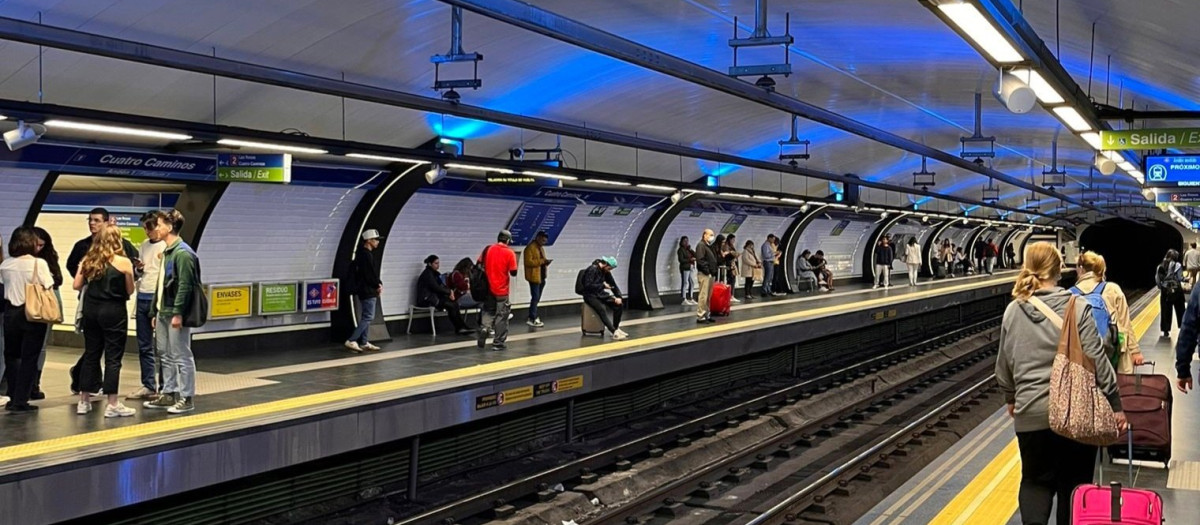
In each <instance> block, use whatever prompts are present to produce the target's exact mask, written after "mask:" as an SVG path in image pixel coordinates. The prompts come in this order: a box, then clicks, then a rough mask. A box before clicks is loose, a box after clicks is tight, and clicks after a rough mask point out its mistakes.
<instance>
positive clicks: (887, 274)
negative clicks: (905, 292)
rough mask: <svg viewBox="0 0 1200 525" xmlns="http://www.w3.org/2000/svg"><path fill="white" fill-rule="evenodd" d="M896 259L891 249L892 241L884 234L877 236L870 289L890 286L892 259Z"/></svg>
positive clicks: (894, 252)
mask: <svg viewBox="0 0 1200 525" xmlns="http://www.w3.org/2000/svg"><path fill="white" fill-rule="evenodd" d="M895 259H896V251H895V250H893V249H892V241H891V240H890V239H888V238H887V236H886V235H884V236H882V237H880V238H879V242H878V243H876V245H875V279H874V280H875V283H874V286H872V287H871V288H872V289H875V288H879V287H880V286H883V287H884V288H891V287H892V261H893V260H895Z"/></svg>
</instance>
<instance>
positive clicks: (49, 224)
mask: <svg viewBox="0 0 1200 525" xmlns="http://www.w3.org/2000/svg"><path fill="white" fill-rule="evenodd" d="M87 217H88V216H87V214H86V213H45V212H43V213H40V214H38V218H37V225H38V226H39V227H40V228H42V229H44V230H46V233H49V234H50V239H52V240H53V241H54V249H55V250H57V251H58V264H59V266H60V267H61V269H62V275H63V285H62V288H61V289H60V290H59V293H60V294H61V295H62V307H63V324H64V325H69V326H75V309H76V308H78V307H79V297H78V294H76V293H75V291H74V290H73V289H72V288H71V286H72V285H73V281H72V278H71V274H70V273H68V272H67V256H68V255H70V254H71V248H72V247H73V246H75V242H77V241H78V240H79V239H82V238H84V237H87V236H88V235H89V232H88V226H87ZM5 242H7V239H6V240H5ZM136 307H137V298H136V297H130V300H129V304H128V308H127V309H128V311H129V312H130V313H131V314H132V313H133V312H134V311H135V308H136ZM133 328H134V326H133V323H130V324H129V329H130V330H133Z"/></svg>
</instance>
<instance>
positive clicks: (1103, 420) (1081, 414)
mask: <svg viewBox="0 0 1200 525" xmlns="http://www.w3.org/2000/svg"><path fill="white" fill-rule="evenodd" d="M1029 302H1030V304H1032V305H1033V306H1034V307H1036V308H1037V309H1038V310H1039V311H1041V312H1042V314H1043V315H1045V316H1046V318H1048V319H1049V320H1050V322H1051V323H1053V324H1054V326H1055V327H1056V328H1059V329H1061V331H1062V335H1061V336H1060V337H1059V339H1058V354H1057V355H1055V356H1054V368H1053V369H1051V371H1050V430H1052V431H1054V433H1055V434H1058V435H1060V436H1063V437H1065V438H1068V439H1071V440H1073V441H1078V442H1080V443H1084V444H1088V445H1094V446H1100V447H1103V446H1108V445H1112V444H1113V443H1116V442H1117V439H1118V438H1119V437H1120V433H1119V432H1118V431H1117V418H1116V415H1115V414H1113V410H1112V405H1110V404H1109V403H1108V399H1106V398H1105V397H1104V393H1103V392H1101V391H1100V388H1099V387H1098V386H1096V363H1095V361H1093V360H1092V359H1091V358H1090V357H1088V356H1087V355H1086V354H1084V353H1083V344H1082V342H1081V341H1080V338H1079V321H1078V320H1077V319H1076V318H1075V297H1074V296H1072V297H1071V299H1070V300H1068V301H1067V311H1066V319H1065V320H1064V319H1063V317H1059V315H1058V314H1056V313H1054V310H1052V309H1050V307H1049V306H1047V305H1046V303H1044V302H1042V300H1041V299H1038V298H1037V297H1031V298H1030V299H1029Z"/></svg>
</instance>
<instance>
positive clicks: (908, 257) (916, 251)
mask: <svg viewBox="0 0 1200 525" xmlns="http://www.w3.org/2000/svg"><path fill="white" fill-rule="evenodd" d="M904 264H906V265H908V285H909V286H916V285H917V274H918V273H919V272H920V271H921V247H920V246H917V238H916V237H912V238H910V239H909V240H908V246H907V247H906V248H905V249H904Z"/></svg>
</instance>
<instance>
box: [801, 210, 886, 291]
mask: <svg viewBox="0 0 1200 525" xmlns="http://www.w3.org/2000/svg"><path fill="white" fill-rule="evenodd" d="M838 222H840V221H839V220H838V219H825V218H818V219H814V220H813V221H812V222H811V223H809V225H808V226H806V227H805V228H804V233H802V234H800V242H799V243H798V244H797V245H796V254H797V255H799V254H800V253H801V252H803V251H804V250H812V251H813V252H814V253H815V252H816V251H817V250H823V251H824V252H825V260H826V261H827V263H828V266H829V269H830V270H831V271H833V277H834V278H835V279H841V278H844V277H856V276H861V275H862V257H863V256H862V249H863V248H864V245H865V244H866V238H867V236H868V235H870V234H871V232H872V231H873V230H874V229H875V227H876V226H877V225H876V224H875V222H873V221H870V220H862V221H858V220H852V221H850V224H849V225H848V226H846V228H845V229H844V230H843V231H842V234H841V235H838V236H832V235H830V233H831V232H832V231H833V228H834V227H835V226H837V224H838Z"/></svg>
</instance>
